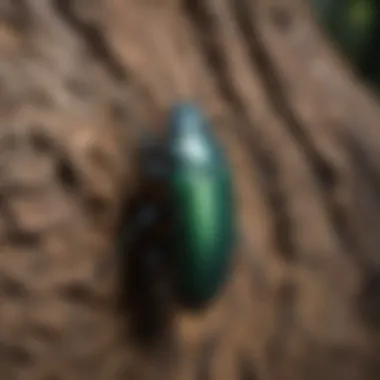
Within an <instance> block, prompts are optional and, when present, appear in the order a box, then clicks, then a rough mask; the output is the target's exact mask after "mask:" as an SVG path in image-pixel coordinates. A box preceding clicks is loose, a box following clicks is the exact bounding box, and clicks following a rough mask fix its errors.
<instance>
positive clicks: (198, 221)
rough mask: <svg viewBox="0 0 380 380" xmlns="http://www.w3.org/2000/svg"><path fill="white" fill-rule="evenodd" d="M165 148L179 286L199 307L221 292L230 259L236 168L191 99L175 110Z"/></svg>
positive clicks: (183, 298) (182, 296)
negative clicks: (233, 180) (167, 155)
mask: <svg viewBox="0 0 380 380" xmlns="http://www.w3.org/2000/svg"><path fill="white" fill-rule="evenodd" d="M166 149H167V152H168V153H169V162H170V170H169V176H168V190H169V197H170V200H171V205H172V218H173V219H172V223H173V228H172V241H171V248H172V255H173V263H174V266H173V268H174V272H175V287H176V291H177V293H178V295H179V299H180V300H181V301H182V302H183V303H184V304H186V305H187V306H191V307H200V306H203V305H204V304H205V303H207V302H208V301H210V300H211V299H212V298H213V297H214V296H215V294H216V293H217V292H218V290H219V288H220V286H221V285H222V284H223V282H224V281H225V280H226V277H227V274H228V269H229V267H230V264H231V252H232V249H233V246H234V241H235V219H234V216H235V215H234V200H233V186H232V178H231V172H230V168H229V165H228V162H227V160H226V157H225V155H224V152H223V149H222V148H221V147H220V146H219V144H218V142H217V140H216V138H215V137H214V136H213V134H212V131H211V129H210V126H209V124H208V122H207V121H206V119H205V118H204V116H203V115H202V113H201V111H200V110H199V109H198V108H197V107H196V106H195V105H193V104H191V103H181V104H179V105H177V106H175V107H173V109H172V110H171V112H170V115H169V125H168V131H167V136H166Z"/></svg>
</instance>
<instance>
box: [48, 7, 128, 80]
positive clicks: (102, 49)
mask: <svg viewBox="0 0 380 380" xmlns="http://www.w3.org/2000/svg"><path fill="white" fill-rule="evenodd" d="M52 4H53V7H54V9H55V10H56V12H57V13H58V14H59V15H60V16H61V18H62V19H63V20H65V21H66V22H67V24H68V25H69V26H70V27H71V28H72V29H74V30H75V31H76V32H77V33H78V34H79V35H80V36H81V37H82V39H83V40H84V42H85V43H86V45H87V47H88V49H89V51H90V52H91V54H93V56H94V57H95V58H96V59H98V61H99V62H101V63H102V64H103V66H104V67H105V68H106V69H107V71H108V72H109V73H110V74H111V75H112V77H113V78H114V79H115V80H118V81H122V82H126V81H127V80H128V79H129V78H128V76H127V73H126V70H125V68H124V66H123V65H122V64H121V63H120V62H119V61H118V60H117V58H116V57H115V56H114V54H113V52H112V51H111V50H110V48H109V45H108V43H107V41H106V39H105V38H104V36H103V34H102V32H101V30H100V28H99V27H97V26H95V25H90V24H88V23H86V22H84V21H83V20H81V19H80V18H79V17H78V16H77V15H76V14H75V12H74V10H73V1H72V0H54V1H53V2H52Z"/></svg>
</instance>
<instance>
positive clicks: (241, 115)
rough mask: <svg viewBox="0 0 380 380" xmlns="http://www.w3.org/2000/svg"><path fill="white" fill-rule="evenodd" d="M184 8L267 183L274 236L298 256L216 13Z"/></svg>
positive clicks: (289, 254) (194, 4)
mask: <svg viewBox="0 0 380 380" xmlns="http://www.w3.org/2000/svg"><path fill="white" fill-rule="evenodd" d="M183 4H184V10H185V12H186V14H187V15H188V17H189V19H190V20H191V21H192V23H193V24H194V25H195V27H194V30H195V32H196V35H197V38H198V42H199V46H200V49H201V50H202V53H203V56H204V57H205V58H206V64H207V65H208V67H209V69H210V71H211V72H214V73H215V76H216V78H217V81H218V86H219V91H220V93H221V95H222V96H223V98H224V100H225V101H226V102H227V103H228V104H230V106H231V108H232V110H233V111H234V114H235V116H236V118H237V122H238V124H239V128H238V129H236V132H237V133H238V137H239V139H240V141H241V144H242V145H245V146H247V145H248V152H249V154H250V157H251V159H252V164H253V165H252V168H253V169H252V170H254V168H257V169H258V170H259V171H260V174H261V177H262V178H263V180H264V181H263V182H264V191H263V193H264V196H265V197H266V198H267V202H268V204H269V206H270V207H271V209H272V212H271V214H272V215H273V218H274V235H275V236H274V239H273V241H274V242H275V244H277V246H278V250H279V252H281V254H282V255H283V257H284V259H286V260H293V259H294V258H295V256H296V252H295V246H294V242H293V240H292V225H291V220H290V218H289V216H288V211H287V205H286V200H285V197H284V196H283V194H282V192H281V190H280V189H281V186H280V184H279V180H278V175H277V165H276V163H275V161H274V157H273V156H272V155H271V154H270V153H269V152H268V151H267V149H265V148H264V147H263V144H262V141H261V140H262V139H261V138H260V136H259V135H258V133H257V132H256V131H255V130H254V128H253V126H252V122H251V121H250V120H249V117H248V115H247V113H246V110H245V107H244V104H243V103H242V101H241V99H240V97H239V95H238V94H237V92H236V90H235V89H234V88H233V86H232V85H231V83H232V80H231V79H232V78H230V75H229V74H228V69H227V66H226V62H225V60H224V55H223V51H222V48H221V47H220V46H219V43H218V41H217V40H216V38H215V36H216V35H217V30H216V26H215V19H214V17H216V16H214V15H213V14H211V13H210V12H208V10H207V9H206V7H205V5H204V3H203V2H202V1H199V0H184V2H183Z"/></svg>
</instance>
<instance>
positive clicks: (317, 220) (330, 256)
mask: <svg viewBox="0 0 380 380" xmlns="http://www.w3.org/2000/svg"><path fill="white" fill-rule="evenodd" d="M0 22H1V23H0V108H1V116H0V117H1V140H0V152H1V154H2V155H1V160H0V197H1V198H0V208H1V212H0V239H1V240H0V241H1V243H0V244H1V249H0V294H1V303H0V374H1V376H2V378H4V379H7V380H13V379H20V380H22V379H28V380H33V379H46V380H47V379H49V380H53V379H70V380H76V379H81V380H83V379H94V380H95V379H100V380H102V379H110V380H111V379H115V380H116V379H136V380H137V379H149V380H156V379H161V378H162V379H165V380H166V379H181V380H185V379H189V380H190V379H199V380H200V379H218V380H233V379H247V380H248V379H250V380H256V379H257V380H259V379H260V380H287V379H290V380H297V379H300V380H301V379H308V380H311V379H313V380H314V379H315V380H317V379H321V380H322V379H323V380H327V379H334V380H339V379H344V380H354V379H358V380H359V379H360V380H366V379H377V378H378V377H379V374H380V357H379V350H380V344H379V343H380V341H379V327H380V307H379V305H380V256H379V251H378V247H379V246H380V234H379V228H380V203H379V197H380V164H379V162H380V129H379V125H378V124H379V120H380V112H379V107H378V104H377V103H376V99H375V97H374V96H373V94H372V93H371V92H370V91H369V90H368V89H366V88H365V87H364V85H363V84H362V83H361V82H360V80H359V79H358V78H357V77H356V76H355V74H354V73H353V72H352V71H351V70H350V68H349V67H348V66H347V65H346V64H345V63H344V62H343V60H342V59H341V58H340V57H339V56H338V55H337V54H336V53H334V51H333V48H332V46H331V45H330V44H329V43H328V42H327V40H326V39H325V38H324V36H323V35H322V33H321V32H320V31H319V30H318V28H317V27H316V26H315V24H314V23H313V21H312V18H311V15H310V12H309V10H308V8H307V6H306V5H305V3H304V2H303V1H301V0H281V1H280V0H238V1H232V0H203V1H197V0H188V1H186V0H183V1H175V0H171V1H169V0H168V1H165V2H164V1H148V0H124V1H121V0H107V1H106V0H103V1H101V0H92V1H85V0H77V1H74V0H17V1H16V0H2V1H1V2H0ZM184 98H191V99H195V100H197V101H198V102H199V104H201V105H202V107H203V108H204V109H205V111H206V113H207V115H208V116H209V118H210V119H211V120H212V121H213V122H214V125H215V130H216V131H217V133H218V136H219V138H220V140H221V141H222V143H223V144H224V146H225V148H226V151H227V152H228V156H229V158H230V162H231V166H232V167H233V170H234V178H235V187H236V199H237V203H238V207H239V223H240V230H241V241H240V243H239V247H238V248H237V250H236V255H235V256H236V265H235V266H234V268H233V273H232V275H231V277H230V279H229V281H228V283H227V284H226V286H225V288H224V289H223V292H222V294H221V295H220V297H219V298H218V299H217V300H216V301H215V303H213V304H212V306H211V307H210V308H209V309H207V310H206V311H204V312H202V313H198V314H191V313H189V312H186V311H184V310H180V309H175V310H174V314H173V315H174V316H175V318H172V319H171V320H170V325H169V329H168V333H165V334H163V335H160V337H159V338H157V341H155V342H154V344H153V343H152V344H150V347H149V349H148V348H146V347H140V346H139V345H138V344H137V343H136V342H135V341H134V340H133V339H132V337H131V332H130V329H128V323H129V322H128V317H130V315H128V311H127V312H126V314H125V311H124V312H121V311H120V309H119V308H118V294H119V293H120V289H119V286H120V285H119V282H118V266H119V263H118V256H117V255H116V254H115V250H114V247H113V245H114V241H115V231H116V225H117V221H118V218H119V216H120V210H121V206H122V203H121V202H122V201H123V199H124V198H126V199H127V200H128V199H130V197H131V196H132V193H133V191H134V188H135V185H136V170H135V169H136V168H135V166H136V165H135V163H136V161H135V159H134V155H135V154H136V152H137V149H138V143H137V141H138V140H137V136H138V134H137V132H138V131H142V130H145V131H148V130H151V131H155V130H158V129H159V128H160V127H161V126H162V124H163V120H164V115H165V112H164V111H165V109H167V107H169V106H170V105H171V104H172V103H173V102H175V101H177V100H179V99H184ZM147 281H149V280H148V279H147ZM162 307H169V306H168V305H166V304H165V305H162ZM129 313H132V311H130V312H129ZM126 317H127V318H126ZM152 318H153V316H152ZM152 322H153V321H152Z"/></svg>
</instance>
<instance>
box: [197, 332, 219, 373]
mask: <svg viewBox="0 0 380 380" xmlns="http://www.w3.org/2000/svg"><path fill="white" fill-rule="evenodd" d="M219 343H220V342H219V339H218V336H212V337H207V338H206V339H205V340H204V341H203V342H202V345H201V347H200V349H199V352H198V360H197V373H196V376H195V378H196V379H197V380H209V379H212V373H211V370H212V362H213V358H214V357H215V353H216V350H217V348H218V345H219Z"/></svg>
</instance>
